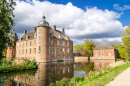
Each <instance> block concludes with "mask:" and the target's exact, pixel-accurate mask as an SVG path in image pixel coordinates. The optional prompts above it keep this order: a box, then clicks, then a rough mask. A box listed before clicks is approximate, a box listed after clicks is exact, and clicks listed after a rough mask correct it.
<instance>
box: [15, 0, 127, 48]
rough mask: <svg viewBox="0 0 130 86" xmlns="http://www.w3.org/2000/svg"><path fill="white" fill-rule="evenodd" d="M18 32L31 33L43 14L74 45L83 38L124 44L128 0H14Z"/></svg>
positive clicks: (97, 42)
mask: <svg viewBox="0 0 130 86" xmlns="http://www.w3.org/2000/svg"><path fill="white" fill-rule="evenodd" d="M15 1H16V4H17V5H16V6H15V10H14V14H15V26H14V29H15V32H16V33H17V34H18V36H21V35H23V32H24V30H27V32H31V31H32V30H33V27H36V26H37V25H38V24H39V22H40V21H41V20H42V16H43V13H44V15H45V16H46V20H47V21H48V22H49V25H50V27H52V26H53V25H56V26H57V29H58V30H61V28H65V33H66V34H67V35H68V36H69V37H70V38H71V39H72V40H73V41H74V45H76V44H83V40H84V39H93V40H94V42H95V43H96V44H99V43H100V42H109V43H111V44H115V43H121V42H122V41H121V38H120V37H121V35H122V33H123V30H124V27H125V26H127V25H129V22H130V16H129V15H130V5H129V3H130V1H129V0H125V1H123V0H83V1H81V0H15Z"/></svg>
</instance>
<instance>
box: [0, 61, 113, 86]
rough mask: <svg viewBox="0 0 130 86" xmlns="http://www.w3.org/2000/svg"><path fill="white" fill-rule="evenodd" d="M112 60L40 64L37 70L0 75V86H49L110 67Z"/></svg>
mask: <svg viewBox="0 0 130 86" xmlns="http://www.w3.org/2000/svg"><path fill="white" fill-rule="evenodd" d="M114 62H115V61H114V60H93V61H83V62H82V61H80V62H60V63H57V62H55V63H54V62H53V63H40V64H39V67H38V69H37V70H27V71H22V72H17V73H16V72H15V73H6V74H0V84H1V85H0V86H49V84H50V83H53V82H56V81H58V80H61V79H62V78H72V77H74V76H76V75H82V76H84V75H85V74H87V73H89V72H90V71H94V70H99V69H103V68H105V67H109V66H111V65H112V64H113V63H114Z"/></svg>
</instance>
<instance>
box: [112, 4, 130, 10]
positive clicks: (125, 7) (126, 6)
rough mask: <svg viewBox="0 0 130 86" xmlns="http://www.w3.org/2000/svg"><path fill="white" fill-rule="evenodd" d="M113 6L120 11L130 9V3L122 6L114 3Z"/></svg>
mask: <svg viewBox="0 0 130 86" xmlns="http://www.w3.org/2000/svg"><path fill="white" fill-rule="evenodd" d="M113 7H114V9H116V10H119V11H123V10H127V9H130V5H124V6H123V7H120V6H119V4H114V5H113Z"/></svg>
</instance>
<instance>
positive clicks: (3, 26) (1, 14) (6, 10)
mask: <svg viewBox="0 0 130 86" xmlns="http://www.w3.org/2000/svg"><path fill="white" fill-rule="evenodd" d="M15 5H16V3H15V2H14V1H13V0H0V59H1V58H2V56H3V55H2V52H3V50H4V49H5V48H6V44H7V42H8V34H9V33H10V30H11V29H12V27H13V26H14V19H13V18H14V14H13V10H14V6H15Z"/></svg>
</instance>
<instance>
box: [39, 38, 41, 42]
mask: <svg viewBox="0 0 130 86" xmlns="http://www.w3.org/2000/svg"><path fill="white" fill-rule="evenodd" d="M40 43H41V36H39V44H40Z"/></svg>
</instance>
